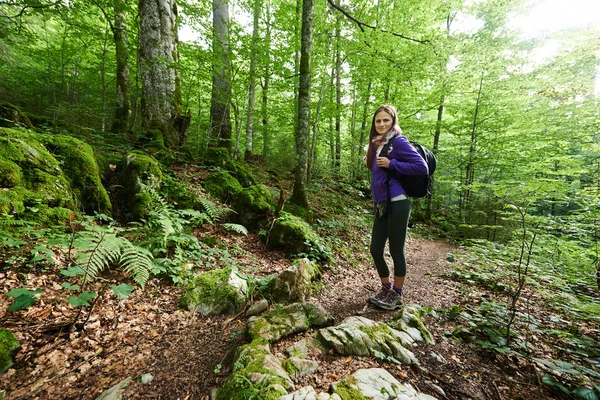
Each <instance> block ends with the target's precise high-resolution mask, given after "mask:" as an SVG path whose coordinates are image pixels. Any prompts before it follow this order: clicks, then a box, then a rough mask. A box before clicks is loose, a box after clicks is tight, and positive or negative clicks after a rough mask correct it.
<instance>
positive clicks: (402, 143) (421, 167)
mask: <svg viewBox="0 0 600 400" xmlns="http://www.w3.org/2000/svg"><path fill="white" fill-rule="evenodd" d="M388 158H389V159H390V163H389V166H388V168H389V169H390V170H392V171H396V172H398V173H399V174H402V175H427V174H428V173H429V169H428V168H427V163H426V162H425V160H423V157H421V155H420V154H419V153H417V150H416V149H415V148H414V147H413V145H412V144H410V142H409V141H408V139H407V138H406V136H402V135H400V136H397V137H396V139H394V143H393V148H392V151H391V152H390V153H389V154H388Z"/></svg>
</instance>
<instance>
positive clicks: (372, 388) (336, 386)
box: [331, 368, 436, 400]
mask: <svg viewBox="0 0 600 400" xmlns="http://www.w3.org/2000/svg"><path fill="white" fill-rule="evenodd" d="M331 390H332V392H333V393H334V394H337V395H339V396H340V398H342V399H344V400H345V399H357V400H358V399H370V400H395V399H399V400H436V399H435V397H432V396H429V395H427V394H423V393H419V392H417V391H416V390H415V389H414V388H413V387H412V386H411V385H409V384H402V383H400V382H398V380H396V378H394V377H393V376H392V375H391V374H390V373H389V372H387V371H386V370H385V369H383V368H369V369H359V370H358V371H356V372H355V373H353V374H352V375H350V376H348V377H347V378H345V379H344V380H342V381H340V382H335V383H332V384H331Z"/></svg>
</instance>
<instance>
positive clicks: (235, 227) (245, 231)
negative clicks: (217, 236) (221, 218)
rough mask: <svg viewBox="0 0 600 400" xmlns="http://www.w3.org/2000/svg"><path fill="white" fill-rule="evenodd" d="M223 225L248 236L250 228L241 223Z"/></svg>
mask: <svg viewBox="0 0 600 400" xmlns="http://www.w3.org/2000/svg"><path fill="white" fill-rule="evenodd" d="M223 227H224V228H225V229H227V230H228V231H230V232H235V233H240V234H242V235H244V236H248V229H246V227H245V226H244V225H240V224H223Z"/></svg>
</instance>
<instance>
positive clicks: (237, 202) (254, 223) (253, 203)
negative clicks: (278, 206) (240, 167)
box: [232, 185, 275, 229]
mask: <svg viewBox="0 0 600 400" xmlns="http://www.w3.org/2000/svg"><path fill="white" fill-rule="evenodd" d="M271 201H272V196H271V192H269V189H267V188H266V187H265V186H263V185H252V186H250V187H247V188H245V189H243V190H241V191H239V192H238V193H237V195H236V196H235V198H234V200H233V203H232V207H233V209H234V210H235V212H236V213H237V220H238V222H239V223H240V224H242V225H244V226H245V227H247V228H249V229H256V228H258V227H259V226H260V224H261V222H264V221H266V220H267V218H268V217H269V216H270V215H271V214H272V213H273V211H274V208H275V207H274V205H273V203H272V202H271Z"/></svg>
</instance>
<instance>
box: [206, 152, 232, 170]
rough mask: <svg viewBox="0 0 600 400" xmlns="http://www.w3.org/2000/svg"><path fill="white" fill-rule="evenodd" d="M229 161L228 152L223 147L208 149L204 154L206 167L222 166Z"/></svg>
mask: <svg viewBox="0 0 600 400" xmlns="http://www.w3.org/2000/svg"><path fill="white" fill-rule="evenodd" d="M229 159H230V157H229V150H227V149H226V148H225V147H209V148H208V149H206V153H204V163H205V164H206V165H218V166H223V165H224V164H225V163H226V162H227V161H228V160H229Z"/></svg>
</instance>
